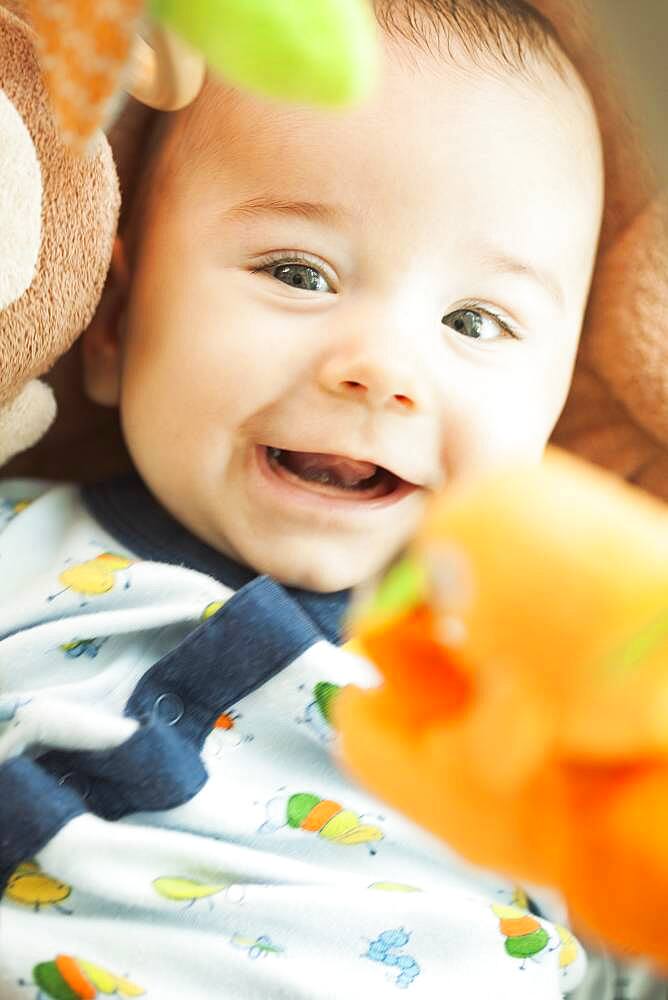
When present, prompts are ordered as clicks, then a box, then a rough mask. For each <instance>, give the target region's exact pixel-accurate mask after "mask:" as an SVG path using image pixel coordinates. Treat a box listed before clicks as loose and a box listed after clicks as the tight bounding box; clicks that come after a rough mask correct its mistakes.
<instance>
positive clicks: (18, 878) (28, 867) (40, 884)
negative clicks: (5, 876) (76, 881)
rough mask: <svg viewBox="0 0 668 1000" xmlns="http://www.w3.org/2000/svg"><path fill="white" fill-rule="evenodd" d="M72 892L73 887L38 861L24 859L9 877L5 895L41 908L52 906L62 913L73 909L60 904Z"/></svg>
mask: <svg viewBox="0 0 668 1000" xmlns="http://www.w3.org/2000/svg"><path fill="white" fill-rule="evenodd" d="M71 893H72V887H71V886H69V885H67V884H66V883H65V882H60V881H59V880H58V879H56V878H54V877H53V876H52V875H48V874H47V873H46V872H43V871H42V869H41V868H40V866H39V865H38V863H37V862H36V861H23V862H22V863H21V864H20V865H19V866H18V867H17V868H15V870H14V871H13V873H12V874H11V875H10V877H9V881H8V883H7V888H6V890H5V896H6V897H7V899H11V901H12V902H13V903H18V904H20V905H22V906H30V907H32V908H33V909H35V910H41V909H42V908H43V907H45V906H52V907H53V908H54V909H56V910H58V911H59V912H60V913H66V914H67V915H68V916H69V915H71V913H72V911H71V910H67V909H65V907H63V906H61V905H60V904H61V903H62V902H63V900H64V899H68V897H69V896H70V895H71Z"/></svg>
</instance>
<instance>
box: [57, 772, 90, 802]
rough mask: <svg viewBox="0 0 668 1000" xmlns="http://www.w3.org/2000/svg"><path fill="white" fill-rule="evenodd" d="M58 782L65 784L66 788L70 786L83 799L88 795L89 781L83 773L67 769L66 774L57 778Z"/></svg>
mask: <svg viewBox="0 0 668 1000" xmlns="http://www.w3.org/2000/svg"><path fill="white" fill-rule="evenodd" d="M58 784H59V785H67V787H68V788H71V789H72V791H73V792H76V793H77V795H79V796H80V798H82V799H84V800H86V799H87V798H88V796H89V795H90V781H89V780H88V778H86V776H85V775H83V774H77V772H76V771H68V772H67V774H64V775H63V776H62V778H60V779H59V780H58Z"/></svg>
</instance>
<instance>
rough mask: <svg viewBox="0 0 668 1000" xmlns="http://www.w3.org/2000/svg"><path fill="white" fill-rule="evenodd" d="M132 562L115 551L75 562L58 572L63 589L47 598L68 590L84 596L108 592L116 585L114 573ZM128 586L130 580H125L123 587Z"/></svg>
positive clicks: (54, 597)
mask: <svg viewBox="0 0 668 1000" xmlns="http://www.w3.org/2000/svg"><path fill="white" fill-rule="evenodd" d="M133 562H134V560H133V559H129V558H128V557H127V556H121V555H118V554H117V553H115V552H102V553H101V554H100V555H99V556H95V558H94V559H87V560H86V562H82V563H77V564H76V565H75V566H71V567H70V568H69V569H65V570H63V572H62V573H60V574H59V576H58V580H59V582H60V583H62V584H63V587H64V589H63V590H59V591H58V593H56V594H51V595H49V597H48V598H47V600H48V601H53V600H55V599H56V597H59V596H60V595H61V594H64V593H66V591H68V590H71V591H73V593H75V594H81V595H82V596H84V597H99V596H100V595H102V594H108V593H109V591H110V590H113V589H114V587H115V586H116V582H117V578H116V574H117V573H120V572H121V570H124V569H127V568H128V566H130V565H131V564H132V563H133ZM129 586H130V581H129V580H126V581H125V583H124V587H125V589H126V590H127V588H128V587H129Z"/></svg>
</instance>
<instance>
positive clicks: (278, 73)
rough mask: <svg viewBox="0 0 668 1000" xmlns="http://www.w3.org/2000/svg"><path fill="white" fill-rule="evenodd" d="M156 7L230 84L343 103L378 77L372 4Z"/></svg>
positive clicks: (161, 2) (312, 0)
mask: <svg viewBox="0 0 668 1000" xmlns="http://www.w3.org/2000/svg"><path fill="white" fill-rule="evenodd" d="M150 10H151V13H152V15H153V16H154V17H155V18H156V19H157V20H161V21H164V22H165V23H166V24H167V25H168V26H169V27H171V28H173V29H174V30H175V31H176V32H177V33H178V34H180V35H182V36H183V38H185V39H186V41H188V42H190V44H191V45H193V46H194V47H195V48H196V49H198V50H199V51H200V52H201V53H202V54H203V55H204V56H205V57H206V59H207V61H208V63H209V65H210V66H211V67H212V68H213V69H215V70H217V71H218V72H219V73H221V75H222V76H224V77H225V79H227V80H229V81H230V83H233V84H235V85H237V86H240V87H244V88H246V89H248V90H253V91H256V92H259V93H262V94H265V95H267V96H270V97H277V98H280V99H283V100H289V101H302V102H308V103H311V104H325V105H332V106H336V105H343V104H347V103H350V102H353V101H355V100H358V99H360V98H362V97H363V96H364V95H365V94H366V93H367V92H368V90H369V88H370V86H371V84H372V83H373V80H374V78H375V72H376V67H377V48H376V22H375V18H374V16H373V14H372V11H371V8H370V4H369V2H368V0H151V2H150Z"/></svg>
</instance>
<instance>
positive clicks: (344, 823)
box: [260, 792, 384, 854]
mask: <svg viewBox="0 0 668 1000" xmlns="http://www.w3.org/2000/svg"><path fill="white" fill-rule="evenodd" d="M284 826H288V827H290V828H291V829H293V830H306V831H308V832H309V833H315V834H316V835H317V836H318V837H322V838H323V839H324V840H329V841H331V842H332V843H335V844H343V845H346V846H353V845H355V844H366V846H367V847H368V849H369V852H370V853H371V854H375V853H376V848H375V847H373V846H372V845H373V844H374V843H377V842H378V841H379V840H382V839H383V837H384V833H383V831H382V830H381V829H380V828H379V827H377V826H373V825H371V824H367V823H363V822H361V817H360V816H358V814H357V813H356V812H353V810H352V809H344V808H343V806H342V805H340V804H339V803H338V802H334V800H333V799H321V798H320V796H319V795H314V794H313V793H312V792H296V793H295V794H293V795H290V796H288V797H287V799H286V798H285V797H278V798H275V799H271V800H270V801H269V802H268V803H267V820H266V822H265V823H263V824H262V826H261V827H260V833H274V832H276V830H280V829H281V828H282V827H284Z"/></svg>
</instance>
